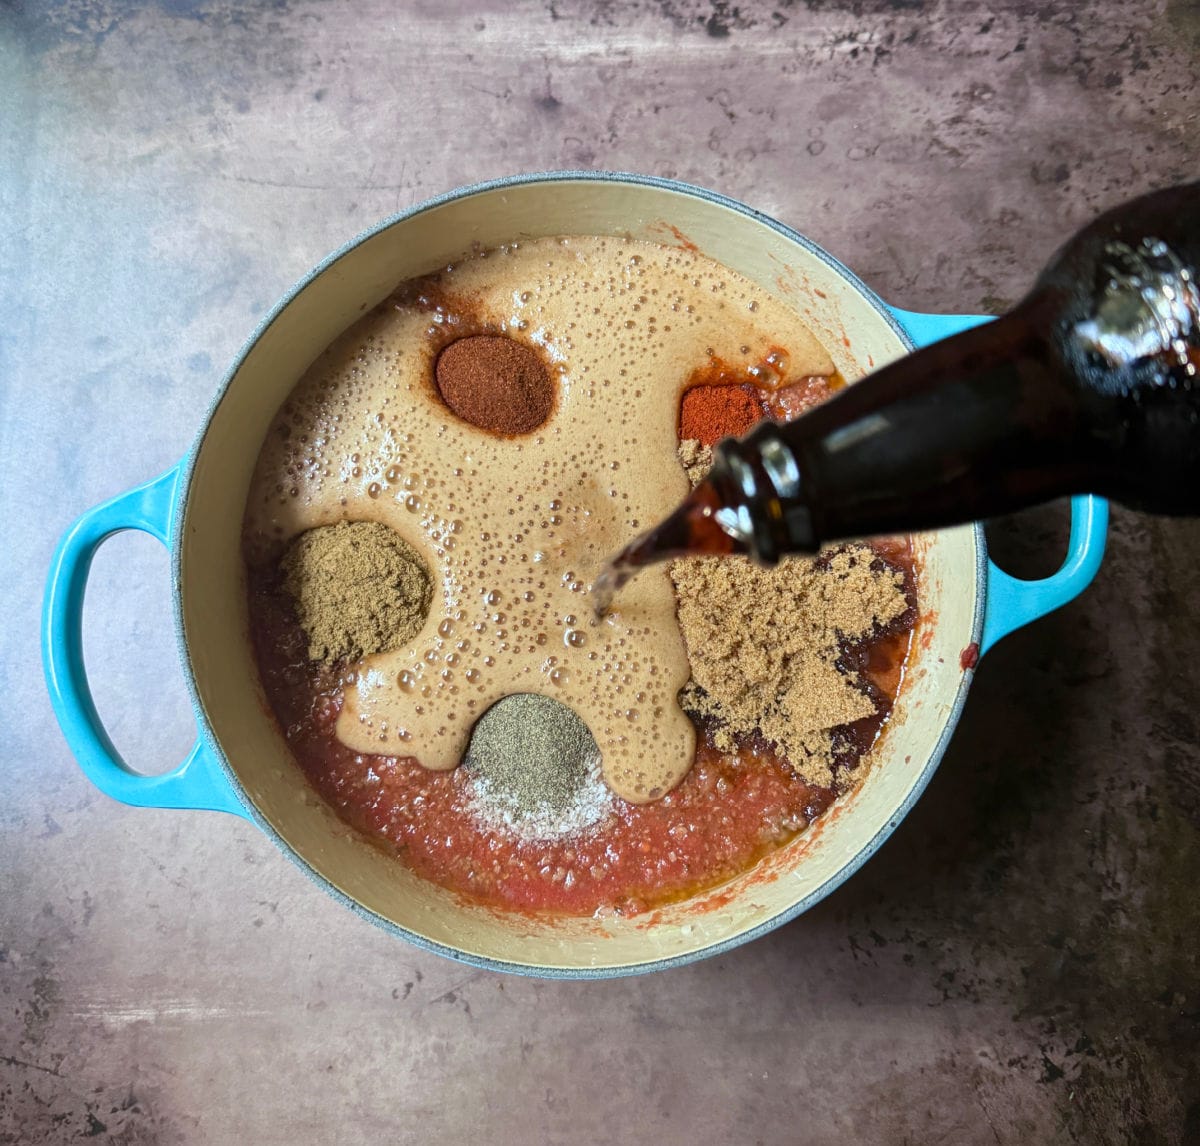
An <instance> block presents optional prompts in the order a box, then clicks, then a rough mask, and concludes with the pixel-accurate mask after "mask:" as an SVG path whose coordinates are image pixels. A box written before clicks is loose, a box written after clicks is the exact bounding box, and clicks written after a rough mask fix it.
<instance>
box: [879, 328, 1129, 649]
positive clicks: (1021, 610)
mask: <svg viewBox="0 0 1200 1146" xmlns="http://www.w3.org/2000/svg"><path fill="white" fill-rule="evenodd" d="M888 310H889V311H891V313H892V317H893V318H894V319H895V320H896V321H897V322H898V323H899V324H900V326H901V328H902V329H903V330H904V331H905V332H906V333H907V334H908V336H909V338H910V339H912V342H913V345H914V348H917V349H919V348H920V347H922V346H928V345H929V344H930V343H931V342H938V341H940V340H941V339H943V338H949V337H950V335H952V334H960V333H962V331H964V330H970V329H971V327H973V326H979V325H981V324H982V323H985V322H990V321H991V316H989V315H974V314H918V313H916V312H914V311H911V310H900V309H899V308H898V307H894V306H890V307H888ZM1107 536H1108V502H1107V501H1105V500H1104V498H1102V497H1096V496H1094V495H1093V494H1085V495H1083V496H1080V497H1073V498H1071V536H1070V539H1069V540H1068V542H1067V556H1066V559H1065V560H1064V561H1063V563H1062V565H1060V566H1059V568H1058V572H1056V573H1052V574H1051V575H1050V576H1049V577H1043V578H1042V579H1041V580H1038V581H1023V580H1021V579H1020V578H1019V577H1013V576H1011V575H1009V574H1008V573H1005V572H1004V571H1003V570H1002V569H1000V568H999V567H998V566H997V565H996V564H995V563H994V562H993V561H991V560H990V559H989V560H988V580H987V598H986V600H985V602H984V614H983V634H982V636H981V637H980V638H979V649H978V654H979V655H980V656H982V655H983V654H984V653H986V652H987V651H988V649H990V648H991V647H992V646H993V645H994V644H995V643H996V642H997V641H998V640H1000V638H1001V637H1006V636H1008V634H1009V633H1011V632H1012V631H1013V630H1014V629H1019V628H1020V627H1021V626H1022V625H1027V624H1029V622H1030V621H1036V620H1037V619H1038V618H1039V617H1044V616H1045V615H1046V614H1047V613H1052V612H1053V611H1054V610H1055V609H1058V608H1060V607H1061V606H1063V605H1065V604H1066V603H1067V602H1068V601H1073V600H1074V599H1075V598H1076V597H1078V596H1079V594H1080V593H1082V592H1083V591H1084V589H1086V588H1087V587H1088V585H1090V584H1091V582H1092V578H1093V577H1095V576H1096V572H1097V570H1099V568H1100V562H1101V561H1102V560H1103V559H1104V543H1105V540H1106V538H1107Z"/></svg>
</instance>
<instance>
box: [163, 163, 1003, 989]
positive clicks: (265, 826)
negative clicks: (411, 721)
mask: <svg viewBox="0 0 1200 1146" xmlns="http://www.w3.org/2000/svg"><path fill="white" fill-rule="evenodd" d="M577 182H586V183H599V184H622V183H623V184H631V185H634V186H639V187H651V188H655V189H657V190H660V191H670V192H673V193H676V194H681V195H688V196H691V197H692V198H696V199H700V200H703V201H704V202H707V203H710V204H712V205H713V206H717V207H723V208H725V209H726V210H730V211H734V212H737V213H738V214H740V215H744V216H747V217H748V218H750V219H752V220H754V221H755V222H758V223H760V224H762V225H763V226H766V227H769V228H770V229H771V230H773V231H775V232H776V233H777V234H778V235H780V236H781V237H782V238H784V239H786V240H787V241H788V242H790V243H793V244H794V245H796V246H798V247H801V248H802V249H803V250H805V251H807V252H808V253H809V254H811V255H813V256H814V257H815V258H817V259H819V260H820V261H821V262H822V263H824V264H825V265H826V266H827V267H828V268H829V269H830V270H831V271H833V273H834V274H836V275H838V276H839V277H840V278H842V279H843V280H844V281H845V282H846V283H848V285H849V286H851V287H852V288H853V289H854V290H855V291H857V292H858V294H859V295H861V296H862V297H863V298H864V299H865V300H866V301H867V302H868V303H869V304H870V305H871V307H872V308H873V309H874V310H875V312H876V313H877V314H878V315H879V317H880V318H882V319H883V320H884V321H885V322H886V323H887V324H888V326H889V327H890V328H891V330H892V331H893V333H894V334H895V335H896V336H897V338H899V340H900V342H901V343H902V344H903V345H904V347H905V348H906V349H907V350H909V351H911V350H913V349H914V344H913V341H912V339H911V338H910V337H909V335H908V333H907V331H905V329H904V328H903V327H902V326H901V325H900V323H899V322H898V321H897V320H896V318H895V316H894V315H893V314H892V312H891V311H890V310H889V308H888V306H887V305H886V304H885V303H884V301H883V299H881V298H880V297H879V295H877V294H876V293H875V292H874V291H873V290H872V289H871V288H870V287H869V286H867V284H866V283H864V282H863V281H862V279H860V278H859V277H858V276H857V275H856V274H855V273H854V272H853V271H852V270H850V269H849V267H847V266H845V265H844V264H843V263H842V262H840V261H839V260H838V259H836V258H834V257H833V256H832V255H831V254H829V253H828V252H827V251H826V250H824V249H823V248H822V247H820V246H818V245H817V244H816V243H814V242H813V241H812V240H811V239H808V238H806V237H805V236H804V235H802V234H800V232H799V231H796V230H794V229H793V228H792V227H789V226H787V225H786V224H785V223H781V222H779V221H778V220H777V219H774V218H772V217H771V216H770V215H766V214H764V213H763V212H761V211H757V210H755V209H754V208H753V207H749V206H747V205H746V204H744V203H742V202H739V201H738V200H736V199H732V198H730V197H729V196H727V195H723V194H721V193H719V192H716V191H710V190H708V189H707V188H704V187H698V186H696V185H694V184H691V183H684V182H681V181H680V180H676V179H665V178H662V177H660V176H655V175H639V174H636V173H633V172H624V171H571V170H567V171H543V172H532V173H527V174H523V175H509V176H503V177H500V178H497V179H489V180H486V181H484V182H481V183H473V184H469V185H467V186H464V187H458V188H455V189H454V190H451V191H447V192H444V193H443V194H441V195H436V196H434V197H433V198H430V199H425V200H423V201H421V202H420V203H415V204H413V205H412V206H411V207H407V208H405V209H404V210H402V211H397V212H395V213H394V214H392V215H389V216H387V217H386V218H384V219H382V220H380V221H379V222H378V223H376V224H375V225H374V226H371V227H368V228H367V229H365V230H363V231H361V232H360V233H359V234H358V235H356V236H355V237H354V238H353V239H351V240H349V241H348V242H346V243H344V244H343V245H342V246H341V247H339V248H338V249H337V250H336V251H334V252H333V253H332V254H330V255H328V256H326V257H325V258H324V259H323V260H321V262H319V263H318V264H317V265H316V266H314V267H313V268H312V269H311V270H309V271H308V273H307V274H305V275H304V276H303V277H302V278H301V279H299V280H298V281H297V282H296V283H295V284H294V285H293V286H292V287H291V288H290V289H289V290H288V291H287V292H286V293H285V294H284V295H283V296H282V297H281V298H280V300H279V301H278V302H277V303H276V304H275V305H274V306H273V307H272V308H271V310H270V311H269V312H268V313H267V314H266V315H265V316H264V317H263V318H262V319H261V320H260V321H259V323H258V325H257V326H256V327H255V329H254V331H253V333H252V334H251V335H250V336H249V338H247V339H246V341H245V342H244V343H243V345H242V348H241V349H240V350H239V351H238V354H237V356H236V357H235V358H234V360H233V362H232V363H231V364H230V367H229V369H228V370H227V371H226V372H225V375H224V376H223V378H222V379H221V383H220V385H219V386H218V388H217V392H216V394H215V395H214V396H213V399H212V401H211V402H210V403H209V406H208V409H207V411H206V412H205V415H204V419H203V421H202V422H201V426H200V430H199V432H198V433H197V434H196V436H195V438H194V439H193V441H192V445H191V447H190V448H189V450H188V452H187V455H186V457H185V458H184V460H183V462H182V464H181V465H180V468H179V478H178V483H177V485H176V493H175V506H174V510H173V514H172V523H171V531H170V536H171V538H172V546H171V588H172V593H171V598H172V619H173V623H174V629H175V643H176V647H177V648H178V650H179V658H180V661H181V663H182V664H183V667H184V674H183V675H184V682H185V685H186V687H187V690H188V695H189V697H190V699H191V701H192V708H193V710H194V711H195V714H196V718H197V719H196V723H197V726H198V729H199V735H200V738H201V740H202V741H203V742H204V744H205V745H206V746H207V748H208V749H209V751H210V752H211V754H212V756H213V758H214V759H215V760H216V761H217V763H218V765H219V767H220V769H221V772H222V773H223V775H224V777H225V780H226V782H227V783H228V784H229V785H230V787H231V789H232V790H233V791H234V792H235V793H236V795H237V798H238V800H239V801H240V802H241V803H242V805H243V806H244V808H245V812H246V816H247V817H248V818H249V819H250V820H251V821H252V822H253V823H254V824H255V825H256V826H257V827H258V828H259V829H260V830H261V831H262V832H263V833H264V834H265V835H266V836H267V838H268V839H270V840H271V841H272V843H274V844H275V846H276V847H277V848H279V850H280V851H281V852H282V853H283V854H284V855H285V856H287V858H288V859H290V860H291V861H292V862H293V863H294V864H295V865H296V866H297V867H298V868H299V869H300V870H301V871H302V872H303V873H304V874H305V875H306V876H308V878H309V879H310V880H312V881H313V882H314V883H315V884H316V885H317V886H318V887H320V888H321V889H322V890H323V891H324V892H326V893H327V894H328V895H330V896H332V897H333V899H335V900H336V901H337V902H339V903H341V904H342V905H343V906H345V907H347V908H349V909H350V910H351V911H353V912H354V913H355V914H356V915H358V916H359V917H360V918H362V919H365V920H366V921H368V922H370V923H373V924H375V925H376V926H377V927H381V928H383V930H385V931H387V932H388V933H389V934H391V935H393V936H395V937H396V938H398V939H403V940H404V941H405V942H406V943H411V944H412V945H413V946H414V947H417V948H419V949H421V950H423V951H429V952H431V953H433V954H436V955H441V956H443V957H444V958H447V959H453V960H455V961H456V962H459V963H465V964H467V965H469V966H472V967H478V968H480V969H482V970H486V971H502V972H507V973H510V974H515V975H523V976H528V977H531V978H540V979H615V978H624V977H627V976H633V975H645V974H649V973H650V972H652V971H663V970H668V969H670V968H673V967H682V966H684V965H685V964H688V963H694V962H697V961H698V960H700V959H707V958H710V957H712V956H714V955H722V954H724V953H726V952H728V951H731V950H733V949H734V948H735V947H740V946H741V945H742V944H744V943H749V942H751V941H752V940H755V939H758V938H761V937H762V936H763V935H766V934H768V933H769V932H771V931H774V930H775V929H776V928H778V927H782V926H783V925H784V924H785V923H790V922H791V921H792V920H793V919H796V918H797V917H798V916H800V915H802V914H803V913H804V912H806V911H808V910H809V909H810V908H812V907H814V906H815V905H816V904H818V903H819V902H820V901H821V900H823V899H825V898H826V897H827V896H828V895H829V894H830V893H832V892H833V891H835V890H836V889H837V888H838V887H840V886H841V885H842V884H843V883H845V882H846V880H848V879H849V878H850V877H851V876H852V875H854V874H855V873H857V872H858V871H859V869H860V868H861V867H862V866H863V865H864V864H865V863H866V862H867V861H868V860H869V859H870V858H871V857H872V856H873V855H874V854H875V853H876V852H877V851H878V850H879V849H880V847H882V846H883V843H884V842H885V841H886V840H887V838H888V837H889V836H890V835H891V834H892V832H893V831H895V829H896V828H897V827H898V826H899V824H900V821H901V820H903V819H904V818H905V816H907V815H908V813H909V812H910V811H911V810H912V807H913V805H914V804H915V803H916V802H917V800H918V799H920V797H921V796H922V794H923V793H924V791H925V789H926V787H927V786H928V784H929V781H930V780H931V779H932V777H933V774H934V772H935V771H937V767H938V765H939V764H940V763H941V760H942V756H943V755H944V754H945V751H946V748H947V746H948V745H949V743H950V739H951V737H952V736H953V734H954V730H955V728H956V727H957V725H958V721H959V717H960V716H961V714H962V709H963V705H964V704H965V702H966V698H967V693H968V691H969V690H970V687H971V680H972V678H973V676H974V674H973V673H970V672H964V673H963V674H962V676H961V677H960V678H959V684H958V688H957V690H956V692H955V695H954V700H953V702H952V704H951V707H950V711H949V713H948V715H947V717H946V719H945V722H944V723H943V725H942V729H941V732H940V734H939V736H938V739H937V742H936V743H935V744H934V746H933V749H932V751H931V752H930V754H929V757H928V759H927V761H926V763H925V766H924V768H923V769H922V770H921V774H920V775H919V776H918V777H917V779H916V781H915V783H914V784H913V785H912V787H911V788H910V789H909V791H908V793H907V795H906V796H905V798H904V800H903V801H902V802H901V803H900V804H899V805H898V806H897V807H896V809H895V810H894V811H893V812H892V814H891V815H890V816H889V817H888V820H887V822H886V823H885V824H883V825H882V826H881V827H880V828H879V829H878V830H877V831H876V833H875V834H874V835H873V836H872V837H871V839H870V840H868V841H867V843H866V844H865V845H864V846H863V847H861V848H860V849H859V850H858V851H857V852H855V854H854V855H853V856H852V857H851V858H850V859H849V860H848V861H847V862H846V863H845V864H844V865H843V866H842V867H840V868H839V869H838V870H837V871H836V872H834V873H833V874H832V875H831V876H830V877H829V878H828V879H827V880H825V882H824V883H822V884H821V885H820V886H818V887H816V888H814V889H813V890H812V891H810V892H809V893H808V894H807V895H804V896H802V897H801V898H799V899H796V900H794V901H793V902H792V903H790V904H789V905H788V906H787V907H786V908H784V909H783V910H782V911H780V912H779V913H777V914H776V915H773V916H772V917H771V918H770V919H767V920H764V921H763V922H762V923H760V924H758V925H757V926H755V927H753V928H750V929H749V930H747V931H743V932H740V933H738V934H736V935H732V936H729V937H728V938H726V939H721V940H718V941H717V942H715V943H711V944H709V945H708V946H706V947H700V948H697V949H696V950H694V951H689V952H687V953H685V954H682V955H671V956H667V957H664V958H661V959H651V960H647V961H645V962H640V963H625V964H612V965H605V966H596V967H554V966H543V965H540V964H535V963H515V962H508V961H505V960H501V959H493V958H490V957H487V956H481V955H475V954H473V953H471V952H468V951H463V950H460V949H459V948H456V947H448V946H446V945H445V944H443V943H439V942H436V941H435V940H432V939H428V938H426V937H425V936H423V935H420V934H418V933H417V932H415V931H410V930H409V929H408V928H405V927H401V926H400V925H399V924H397V923H394V922H393V921H392V920H390V919H387V918H386V917H384V916H382V915H379V914H378V913H377V912H374V911H371V910H369V909H368V908H366V907H364V906H363V905H362V904H361V903H359V902H358V901H357V900H355V899H352V898H351V897H350V896H348V895H347V894H346V893H345V892H344V891H342V890H341V889H340V888H338V887H337V886H335V885H334V884H333V883H331V882H330V881H329V880H328V879H327V878H326V877H325V876H324V875H322V874H321V873H320V872H318V871H317V870H316V869H315V868H314V867H313V866H312V865H311V864H310V863H308V861H307V860H305V859H304V857H303V856H301V855H300V853H299V852H297V851H296V850H295V849H294V848H293V847H292V846H291V844H289V843H288V842H287V840H286V839H284V838H283V836H282V835H280V833H279V832H278V831H276V829H275V827H274V826H273V825H272V824H271V823H270V822H269V821H268V820H267V819H266V818H265V817H264V816H263V815H262V813H261V812H260V811H259V810H258V808H257V807H256V806H255V805H254V803H253V802H252V801H250V800H249V799H248V798H247V797H246V795H245V789H244V788H243V786H242V783H241V780H240V779H239V777H238V775H237V773H236V772H235V771H234V769H233V767H232V765H231V764H230V763H229V760H228V759H227V757H226V755H225V751H224V749H223V748H222V746H221V744H220V742H219V741H218V740H217V737H216V735H215V734H214V732H213V729H212V725H211V723H210V722H209V719H208V712H207V709H206V707H205V704H204V700H203V698H202V697H201V695H200V690H199V687H198V685H197V681H196V674H195V671H194V669H193V665H192V657H191V652H190V650H189V648H188V644H187V638H186V634H185V631H184V623H183V593H182V584H183V577H182V574H183V544H182V540H181V539H182V537H183V525H184V522H185V520H186V517H187V507H188V502H189V500H190V495H191V489H192V476H193V473H194V470H195V466H196V462H197V460H198V458H199V456H200V453H201V451H202V449H203V447H204V443H205V440H206V438H207V436H208V432H209V430H210V429H211V427H212V422H213V418H214V417H215V415H216V412H217V410H218V408H219V407H220V405H221V403H222V402H223V401H224V399H225V396H226V394H227V393H228V392H229V389H230V387H231V386H232V384H233V381H234V379H235V378H236V376H237V374H238V372H239V371H240V370H241V368H242V365H243V364H244V362H245V361H246V358H247V356H248V355H249V354H250V352H251V350H252V349H253V348H254V346H255V344H256V343H257V342H258V340H259V339H260V338H261V337H262V336H263V334H264V333H265V332H266V331H267V329H268V328H269V327H270V326H271V325H272V324H273V323H274V322H275V321H276V319H278V318H279V316H280V315H281V314H282V313H283V312H284V311H285V310H286V309H287V308H288V307H289V306H290V305H291V304H292V302H293V301H294V300H295V299H296V297H297V296H298V295H299V294H300V293H301V292H302V291H304V290H305V289H306V288H307V287H308V286H309V285H310V284H311V283H313V282H314V281H315V280H316V279H317V278H319V277H320V276H321V275H322V274H324V273H325V272H326V271H327V270H328V269H329V268H330V267H332V266H333V265H334V264H335V263H337V262H338V261H339V260H340V259H341V258H342V257H343V256H345V255H347V254H349V253H350V252H351V251H352V250H354V249H355V248H356V247H358V246H360V245H361V244H362V243H364V242H366V241H367V240H368V239H371V238H374V237H375V236H376V235H378V234H379V233H380V232H382V231H385V230H387V229H388V228H390V227H393V226H395V225H396V224H398V223H403V222H406V221H408V220H409V219H413V218H416V217H417V216H418V215H422V214H424V213H425V212H427V211H430V210H433V209H434V208H436V207H441V206H443V205H445V204H447V203H452V202H455V201H457V200H460V199H468V198H471V197H473V196H476V195H482V194H487V193H489V192H493V191H498V190H503V189H505V188H509V187H515V186H523V185H525V184H530V183H550V184H552V183H577ZM971 528H972V529H973V530H974V533H975V555H976V556H975V605H974V610H973V615H972V621H971V640H972V641H974V642H978V641H979V639H980V636H981V634H982V632H983V619H984V607H985V604H986V601H987V580H988V559H987V539H986V537H985V535H984V531H983V526H982V525H981V524H980V523H978V522H976V523H974V524H973V525H972V526H971Z"/></svg>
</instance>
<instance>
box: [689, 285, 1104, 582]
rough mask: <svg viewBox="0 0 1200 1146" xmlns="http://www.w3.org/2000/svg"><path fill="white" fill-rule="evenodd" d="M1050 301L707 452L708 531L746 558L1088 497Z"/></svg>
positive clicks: (1078, 425) (1076, 391)
mask: <svg viewBox="0 0 1200 1146" xmlns="http://www.w3.org/2000/svg"><path fill="white" fill-rule="evenodd" d="M1055 306H1056V300H1055V299H1054V297H1053V293H1052V292H1046V293H1043V294H1039V295H1034V296H1031V297H1030V298H1029V299H1028V300H1026V302H1025V303H1023V304H1022V305H1021V306H1020V307H1018V308H1017V309H1016V310H1014V311H1013V312H1011V313H1010V314H1008V315H1006V316H1005V317H1004V318H1002V319H998V320H997V321H995V322H993V323H989V324H987V325H985V326H981V327H977V328H976V329H975V330H973V331H970V332H968V333H966V334H963V335H959V336H958V337H956V338H954V339H951V340H948V341H946V342H944V343H937V344H935V345H933V346H930V347H928V348H926V349H924V350H920V351H917V352H916V353H914V354H911V355H909V356H907V357H905V358H903V359H901V360H899V361H898V362H896V363H894V364H892V365H891V366H887V367H884V368H883V369H881V370H879V371H878V372H876V373H875V374H873V375H872V376H871V377H870V378H868V379H866V380H865V381H863V382H861V383H856V384H855V385H852V386H849V387H847V388H846V389H845V390H844V391H842V392H841V393H839V394H838V395H837V396H835V397H834V398H833V399H831V400H830V401H828V402H826V403H824V404H823V405H821V406H818V407H817V408H816V409H814V410H812V411H810V412H809V413H807V414H805V415H804V416H803V417H802V418H799V419H797V420H796V421H795V422H792V423H789V424H787V425H774V424H766V425H763V426H760V427H759V428H758V429H757V430H755V431H753V432H752V433H751V434H749V435H748V436H747V437H746V438H744V439H742V440H741V441H737V442H733V441H730V442H725V443H722V445H721V446H719V447H718V449H717V451H716V458H715V463H714V466H713V472H712V475H711V479H710V480H711V481H712V482H713V485H714V487H715V488H716V489H717V492H718V496H719V498H720V500H721V501H722V502H723V503H724V505H725V506H726V509H725V510H724V511H722V512H719V513H718V520H719V521H720V523H721V524H722V526H723V527H724V528H726V530H727V531H729V532H731V534H732V535H733V536H734V537H735V539H737V540H738V541H739V542H740V543H741V544H742V545H744V546H745V548H746V549H747V550H748V551H749V552H751V553H752V554H753V555H754V556H755V557H756V558H758V559H759V560H762V561H766V562H773V561H776V560H778V558H779V557H780V556H781V555H783V554H784V553H788V552H797V551H800V552H805V551H808V552H811V551H814V550H815V549H817V548H819V546H820V545H821V544H823V543H824V542H827V541H832V540H838V539H841V538H849V537H860V536H868V535H872V534H880V533H895V532H908V531H914V530H923V529H934V528H938V527H941V526H946V525H951V524H957V523H961V522H963V521H969V520H974V519H978V518H984V517H990V516H994V515H996V514H1000V513H1006V512H1010V511H1012V510H1015V509H1020V508H1024V507H1025V506H1028V505H1031V504H1034V503H1036V502H1038V501H1045V500H1047V499H1050V498H1054V497H1058V496H1061V495H1063V494H1067V493H1072V492H1076V491H1079V490H1083V489H1086V488H1089V487H1090V486H1092V485H1093V484H1094V483H1095V481H1096V480H1097V472H1098V469H1099V468H1100V467H1099V466H1098V455H1099V450H1098V448H1097V440H1096V437H1095V435H1094V433H1093V431H1092V425H1093V418H1092V417H1091V416H1090V411H1089V410H1088V408H1087V407H1088V404H1087V402H1086V401H1081V395H1080V388H1079V387H1078V385H1077V384H1076V383H1075V381H1074V379H1073V378H1072V376H1071V374H1070V372H1069V371H1067V370H1065V369H1063V367H1062V364H1061V363H1060V362H1059V361H1058V356H1057V354H1056V353H1055V351H1054V348H1053V345H1052V343H1051V341H1050V340H1049V339H1048V338H1047V336H1046V334H1045V333H1043V332H1045V331H1047V330H1048V329H1049V328H1050V326H1051V321H1050V320H1051V317H1052V314H1053V312H1054V309H1055Z"/></svg>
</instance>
